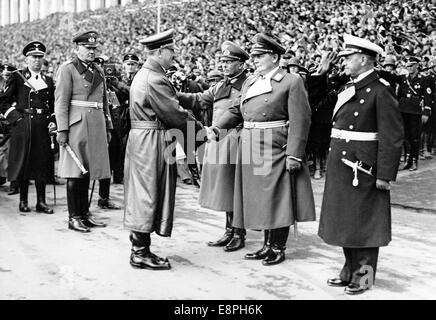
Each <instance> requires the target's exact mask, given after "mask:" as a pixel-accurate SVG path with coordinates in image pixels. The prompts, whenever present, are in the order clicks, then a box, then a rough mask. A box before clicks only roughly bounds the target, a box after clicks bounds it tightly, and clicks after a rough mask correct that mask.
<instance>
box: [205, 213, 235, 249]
mask: <svg viewBox="0 0 436 320" xmlns="http://www.w3.org/2000/svg"><path fill="white" fill-rule="evenodd" d="M232 221H233V212H232V211H229V212H226V232H225V233H224V235H223V236H222V237H221V238H219V239H218V240H217V241H209V242H208V243H207V245H208V246H209V247H224V246H226V245H227V244H228V243H229V242H230V241H231V240H232V238H233V233H234V230H233V228H232Z"/></svg>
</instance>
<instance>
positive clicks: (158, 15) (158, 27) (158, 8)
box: [156, 0, 161, 33]
mask: <svg viewBox="0 0 436 320" xmlns="http://www.w3.org/2000/svg"><path fill="white" fill-rule="evenodd" d="M160 1H161V0H157V28H156V30H157V32H156V33H159V32H160Z"/></svg>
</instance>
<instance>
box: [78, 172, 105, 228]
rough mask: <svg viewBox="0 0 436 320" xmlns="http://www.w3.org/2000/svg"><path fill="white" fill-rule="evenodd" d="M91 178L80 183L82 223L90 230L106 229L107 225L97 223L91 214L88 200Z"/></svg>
mask: <svg viewBox="0 0 436 320" xmlns="http://www.w3.org/2000/svg"><path fill="white" fill-rule="evenodd" d="M88 189H89V178H85V179H81V181H80V212H81V215H82V222H83V224H84V225H85V226H86V227H88V228H105V227H106V223H104V222H99V221H97V220H96V219H95V218H94V217H93V216H92V214H91V213H90V212H89V200H88Z"/></svg>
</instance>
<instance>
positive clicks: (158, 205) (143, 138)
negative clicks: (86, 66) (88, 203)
mask: <svg viewBox="0 0 436 320" xmlns="http://www.w3.org/2000/svg"><path fill="white" fill-rule="evenodd" d="M130 119H131V124H132V128H131V130H130V133H129V138H128V140H127V148H126V159H125V162H124V198H125V207H124V208H125V209H124V226H125V227H126V228H127V229H129V230H132V231H136V232H144V233H151V232H156V233H157V234H159V235H161V236H170V235H171V232H172V227H173V216H174V203H175V190H176V182H177V169H176V162H175V155H174V152H172V151H174V150H175V143H174V142H172V141H171V139H169V138H170V137H169V135H170V133H172V132H170V131H169V129H174V128H176V129H179V130H180V131H181V132H186V131H187V123H188V122H189V121H193V123H192V124H194V125H195V130H199V129H200V128H201V124H200V123H199V122H197V121H195V119H194V118H193V117H192V116H190V115H189V113H188V112H187V111H186V110H184V109H183V108H182V107H180V105H179V102H178V99H177V95H176V90H175V89H174V87H173V85H172V84H171V82H170V80H169V79H168V78H167V77H166V75H165V72H164V70H163V68H162V67H161V65H160V64H159V63H158V62H157V61H155V60H154V59H152V58H149V59H148V60H147V61H146V62H145V64H144V65H143V67H142V68H141V70H139V71H138V73H137V74H136V76H135V78H134V79H133V82H132V85H131V87H130ZM144 121H154V122H157V123H159V127H158V128H146V127H144ZM193 139H194V138H193Z"/></svg>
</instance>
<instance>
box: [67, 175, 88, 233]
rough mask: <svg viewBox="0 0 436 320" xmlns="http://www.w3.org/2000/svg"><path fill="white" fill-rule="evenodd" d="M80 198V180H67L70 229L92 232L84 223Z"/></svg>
mask: <svg viewBox="0 0 436 320" xmlns="http://www.w3.org/2000/svg"><path fill="white" fill-rule="evenodd" d="M80 196H81V195H80V179H67V205H68V216H69V219H68V229H71V230H74V231H78V232H90V231H91V230H90V229H89V228H88V227H87V226H85V225H84V224H83V222H82V212H81V201H80Z"/></svg>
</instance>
